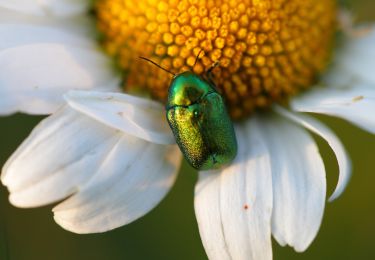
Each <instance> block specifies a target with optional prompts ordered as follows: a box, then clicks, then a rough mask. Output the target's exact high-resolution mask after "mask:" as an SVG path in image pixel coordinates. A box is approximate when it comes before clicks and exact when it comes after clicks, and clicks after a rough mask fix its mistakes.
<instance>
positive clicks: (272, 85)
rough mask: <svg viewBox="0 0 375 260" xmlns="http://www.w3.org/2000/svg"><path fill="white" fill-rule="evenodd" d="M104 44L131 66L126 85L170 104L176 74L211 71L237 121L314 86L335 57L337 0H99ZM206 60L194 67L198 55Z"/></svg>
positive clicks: (126, 71) (120, 61)
mask: <svg viewBox="0 0 375 260" xmlns="http://www.w3.org/2000/svg"><path fill="white" fill-rule="evenodd" d="M95 9H96V14H97V19H98V28H99V30H100V32H101V33H102V34H103V36H104V37H103V40H102V42H103V46H104V47H105V49H106V50H107V51H108V53H109V54H110V55H113V56H114V57H116V58H117V60H118V64H119V65H120V67H121V68H122V70H123V71H124V79H125V83H124V87H125V89H126V90H127V91H131V90H132V89H134V88H144V89H147V90H148V91H149V92H150V93H151V95H152V97H153V98H155V99H157V100H160V101H163V102H165V100H166V98H167V94H168V87H169V83H170V81H171V75H169V74H168V73H166V72H165V71H163V70H161V69H158V68H157V67H155V66H154V65H152V64H150V63H148V62H145V61H143V60H140V59H139V56H144V57H147V58H149V59H151V60H153V61H155V62H156V63H158V64H159V65H160V66H162V67H164V68H166V69H168V70H170V71H172V72H174V73H180V72H183V71H187V70H192V71H194V72H195V73H197V74H200V75H202V74H204V73H205V72H206V71H207V69H209V68H210V67H211V66H212V65H213V64H214V63H215V62H219V66H218V67H216V68H215V69H214V71H213V74H214V81H215V83H216V85H217V88H218V89H219V91H220V92H221V94H222V95H223V96H224V98H225V100H226V103H227V106H228V110H229V113H230V115H231V116H232V118H233V119H239V118H243V117H245V116H247V115H249V114H250V113H251V112H253V111H254V110H255V109H258V108H266V107H268V106H269V105H270V104H272V103H273V102H280V101H283V100H287V98H288V97H290V96H292V95H294V94H296V93H297V92H298V91H300V90H302V89H305V88H307V87H308V86H311V85H312V84H313V83H314V80H316V76H317V75H318V73H319V72H320V71H322V70H323V69H324V67H325V65H326V64H327V62H328V59H329V54H330V49H331V46H332V40H333V38H334V37H333V36H334V32H335V17H336V1H335V0H99V1H97V3H96V5H95ZM201 50H202V54H201V55H200V59H199V60H198V62H197V63H196V64H195V66H194V62H195V60H196V57H197V55H198V53H199V52H200V51H201Z"/></svg>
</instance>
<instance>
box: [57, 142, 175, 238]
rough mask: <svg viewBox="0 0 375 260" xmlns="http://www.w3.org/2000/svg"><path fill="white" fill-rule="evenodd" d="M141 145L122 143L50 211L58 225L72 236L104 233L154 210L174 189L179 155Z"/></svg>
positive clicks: (145, 144) (155, 147) (159, 148)
mask: <svg viewBox="0 0 375 260" xmlns="http://www.w3.org/2000/svg"><path fill="white" fill-rule="evenodd" d="M140 140H141V139H138V140H137V141H136V142H134V137H131V136H130V138H129V136H128V137H125V138H122V139H121V140H120V142H119V143H118V144H117V145H116V146H115V147H114V148H113V149H112V151H111V153H110V154H108V156H107V158H106V160H105V161H104V162H103V164H102V165H101V166H100V168H99V169H98V170H97V173H96V175H95V177H94V178H93V179H91V180H90V182H88V183H87V184H86V185H84V186H83V187H82V189H81V190H80V191H79V192H78V193H77V194H76V195H74V196H72V197H70V198H69V199H68V200H66V201H64V202H63V203H61V204H60V205H58V206H57V207H55V208H54V209H53V211H54V218H55V220H56V222H57V223H58V224H60V225H61V226H62V227H63V228H65V229H67V230H69V231H72V232H75V233H94V232H95V233H96V232H105V231H108V230H111V229H114V228H117V227H120V226H122V225H126V224H128V223H130V222H132V221H134V220H136V219H138V218H140V217H142V216H143V215H145V214H146V213H148V212H149V211H150V210H151V209H153V208H154V207H155V206H156V205H157V204H158V203H159V202H160V201H161V200H162V199H163V198H164V197H165V195H166V194H167V192H168V191H169V190H170V188H171V187H172V185H173V183H174V181H175V179H176V176H177V170H178V168H179V163H180V161H181V153H180V152H179V151H178V148H177V147H176V146H173V147H168V146H163V145H156V144H152V143H148V142H146V141H140ZM114 162H115V163H114Z"/></svg>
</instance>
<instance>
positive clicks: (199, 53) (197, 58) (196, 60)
mask: <svg viewBox="0 0 375 260" xmlns="http://www.w3.org/2000/svg"><path fill="white" fill-rule="evenodd" d="M202 52H203V50H202V49H201V50H200V51H199V52H198V55H197V57H196V58H195V62H194V65H193V68H194V67H195V65H196V64H197V62H198V60H199V55H201V53H202Z"/></svg>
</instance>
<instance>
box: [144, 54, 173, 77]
mask: <svg viewBox="0 0 375 260" xmlns="http://www.w3.org/2000/svg"><path fill="white" fill-rule="evenodd" d="M139 58H140V59H142V60H145V61H148V62H151V63H152V64H154V65H155V66H156V67H158V68H160V69H162V70H164V71H166V72H168V73H170V74H172V75H173V76H176V74H175V73H173V72H172V71H169V70H167V69H166V68H163V67H162V66H160V65H159V64H157V63H156V62H154V61H152V60H150V59H147V58H145V57H142V56H140V57H139Z"/></svg>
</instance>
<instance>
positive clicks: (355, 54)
mask: <svg viewBox="0 0 375 260" xmlns="http://www.w3.org/2000/svg"><path fill="white" fill-rule="evenodd" d="M336 56H337V58H336V61H335V63H336V64H337V66H341V67H343V68H344V69H345V70H347V72H348V73H349V74H351V75H355V76H356V77H358V78H359V79H363V80H365V81H369V82H372V83H375V73H374V67H375V29H373V30H371V31H369V32H368V33H367V34H366V35H365V36H363V37H355V38H351V39H346V42H345V45H344V47H343V48H342V50H341V51H340V52H339V53H338V54H337V55H336Z"/></svg>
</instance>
